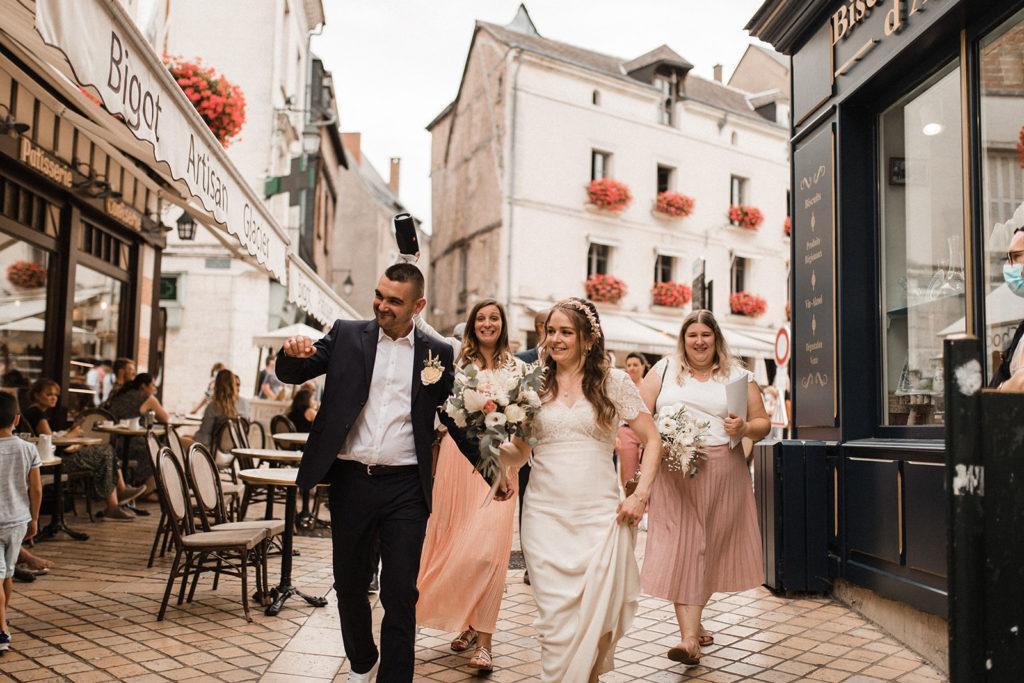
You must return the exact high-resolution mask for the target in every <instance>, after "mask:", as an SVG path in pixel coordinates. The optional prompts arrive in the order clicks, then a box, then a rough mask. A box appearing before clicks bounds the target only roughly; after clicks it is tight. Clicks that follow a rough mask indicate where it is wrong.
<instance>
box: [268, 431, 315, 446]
mask: <svg viewBox="0 0 1024 683" xmlns="http://www.w3.org/2000/svg"><path fill="white" fill-rule="evenodd" d="M270 436H271V437H273V439H274V441H276V442H277V443H279V444H284V445H285V446H305V445H306V441H307V440H308V439H309V432H280V433H278V434H271V435H270Z"/></svg>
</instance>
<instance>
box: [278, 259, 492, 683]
mask: <svg viewBox="0 0 1024 683" xmlns="http://www.w3.org/2000/svg"><path fill="white" fill-rule="evenodd" d="M423 289H424V283H423V274H422V273H420V271H419V269H418V268H417V267H416V266H414V265H412V264H408V263H398V264H395V265H393V266H391V267H390V268H388V269H387V271H385V273H384V275H383V276H382V277H381V278H380V281H379V282H378V284H377V289H376V291H375V292H374V299H373V312H374V317H375V319H374V320H370V321H365V320H361V321H348V320H338V321H336V322H335V323H334V326H333V327H332V328H331V331H330V332H328V333H327V335H326V336H325V337H324V338H323V339H320V340H319V341H317V342H316V343H313V342H312V341H311V340H310V339H309V338H308V337H293V338H291V339H289V340H288V341H287V342H285V345H284V348H283V349H282V350H281V351H280V353H278V356H277V375H278V377H279V378H280V379H281V380H282V381H284V382H288V383H290V384H301V383H303V382H305V381H307V380H310V379H312V378H314V377H317V376H319V375H324V374H325V375H326V376H327V380H326V385H325V387H324V397H323V402H322V405H321V407H320V410H319V412H318V413H317V416H316V420H315V421H314V422H313V426H312V429H311V431H310V434H309V440H308V442H307V443H306V446H305V448H304V449H303V454H302V462H301V464H300V466H299V474H298V479H297V482H298V485H299V488H300V489H309V488H312V487H314V486H316V485H317V484H320V483H322V482H323V483H329V484H330V485H331V490H330V510H331V530H332V540H333V548H334V582H335V588H336V589H337V592H338V609H339V612H340V613H341V631H342V639H343V641H344V643H345V653H346V655H347V656H348V658H349V661H350V664H351V669H352V672H351V673H350V674H349V679H348V680H349V681H350V682H353V683H354V682H356V681H370V680H373V675H374V673H375V672H377V669H378V667H379V673H378V677H377V680H378V681H381V682H382V683H406V682H408V681H412V677H413V664H414V661H415V657H414V653H415V637H416V600H417V598H418V597H419V593H418V591H417V590H416V578H417V575H418V574H419V562H420V552H421V550H422V548H423V538H424V535H425V533H426V527H427V517H428V516H429V514H430V505H431V491H432V488H433V476H432V464H433V453H432V445H433V441H434V417H435V416H436V415H438V414H439V411H438V408H439V407H440V406H441V405H442V404H443V403H444V402H445V400H446V399H447V398H448V395H449V394H450V393H451V390H452V384H453V382H454V374H453V369H452V368H453V365H452V349H451V347H450V346H448V345H447V344H445V343H443V342H440V341H437V340H435V339H433V338H430V337H427V336H426V335H423V334H421V333H420V332H419V331H418V330H417V329H416V328H415V326H414V325H413V316H414V315H415V314H418V313H419V312H420V311H422V310H423V307H424V306H425V305H426V300H425V299H424V298H423ZM440 416H441V419H442V421H444V422H445V424H446V426H447V427H448V430H449V433H450V434H451V435H452V437H453V438H454V439H455V440H456V443H458V445H459V449H460V450H461V451H462V452H463V453H465V454H467V456H466V457H467V458H469V459H470V460H471V461H473V462H474V464H475V460H476V458H477V449H476V447H475V445H472V444H470V443H468V442H467V441H466V439H465V437H464V433H463V432H462V431H461V430H459V429H458V428H457V427H456V426H455V425H454V424H453V423H451V421H450V420H449V419H448V417H447V415H445V414H444V413H443V412H441V413H440ZM377 536H379V538H380V557H381V564H382V566H383V570H382V574H381V581H380V583H381V593H380V598H381V603H382V604H383V606H384V621H383V623H382V625H381V648H380V652H379V654H378V650H377V646H376V644H375V643H374V641H373V634H372V632H371V613H370V605H369V602H368V600H367V589H368V587H369V585H370V579H371V575H372V574H373V572H374V570H375V569H376V568H375V567H374V566H373V565H374V564H375V561H374V559H373V556H374V553H373V543H374V539H375V538H376V537H377Z"/></svg>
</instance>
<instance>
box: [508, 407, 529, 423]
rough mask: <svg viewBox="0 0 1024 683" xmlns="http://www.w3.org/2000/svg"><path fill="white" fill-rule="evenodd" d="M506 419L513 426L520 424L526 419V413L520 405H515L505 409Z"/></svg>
mask: <svg viewBox="0 0 1024 683" xmlns="http://www.w3.org/2000/svg"><path fill="white" fill-rule="evenodd" d="M505 418H506V419H507V420H508V421H509V422H511V423H512V424H519V423H520V422H522V421H523V420H525V419H526V411H525V410H523V409H522V407H520V406H519V405H517V404H515V403H513V404H512V405H510V406H508V407H507V408H505Z"/></svg>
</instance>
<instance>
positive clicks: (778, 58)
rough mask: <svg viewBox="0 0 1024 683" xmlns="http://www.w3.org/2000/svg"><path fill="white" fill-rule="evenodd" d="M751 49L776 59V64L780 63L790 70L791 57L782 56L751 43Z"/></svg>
mask: <svg viewBox="0 0 1024 683" xmlns="http://www.w3.org/2000/svg"><path fill="white" fill-rule="evenodd" d="M749 47H751V48H753V49H755V50H759V51H761V52H763V53H765V54H766V55H768V56H769V57H771V58H772V59H774V60H775V61H776V62H778V63H779V64H781V65H782V66H784V67H786V68H787V69H788V68H789V57H787V56H786V55H784V54H780V53H778V52H776V51H775V50H769V49H768V48H766V47H762V46H760V45H755V44H753V43H751V44H750V46H749Z"/></svg>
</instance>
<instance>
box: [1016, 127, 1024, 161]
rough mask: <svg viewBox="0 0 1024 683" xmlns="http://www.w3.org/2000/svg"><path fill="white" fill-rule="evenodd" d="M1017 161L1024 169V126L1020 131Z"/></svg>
mask: <svg viewBox="0 0 1024 683" xmlns="http://www.w3.org/2000/svg"><path fill="white" fill-rule="evenodd" d="M1017 161H1018V162H1020V167H1021V168H1024V126H1022V127H1021V129H1020V139H1019V140H1018V141H1017Z"/></svg>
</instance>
